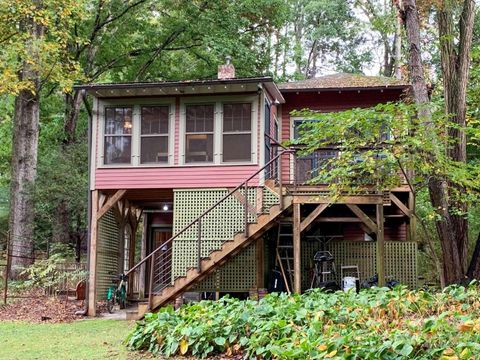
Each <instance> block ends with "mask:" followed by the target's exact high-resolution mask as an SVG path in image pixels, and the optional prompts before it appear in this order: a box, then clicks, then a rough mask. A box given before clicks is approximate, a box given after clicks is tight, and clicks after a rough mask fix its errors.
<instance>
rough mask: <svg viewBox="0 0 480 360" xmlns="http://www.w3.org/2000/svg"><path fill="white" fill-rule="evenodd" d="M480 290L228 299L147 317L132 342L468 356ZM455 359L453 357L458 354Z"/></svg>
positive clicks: (344, 355)
mask: <svg viewBox="0 0 480 360" xmlns="http://www.w3.org/2000/svg"><path fill="white" fill-rule="evenodd" d="M479 295H480V289H479V288H478V286H477V285H476V284H473V285H471V286H469V287H467V288H464V287H449V288H447V289H445V290H444V291H443V292H440V293H430V292H426V291H420V290H419V291H409V290H407V289H406V288H403V287H398V288H396V289H394V290H391V291H390V290H388V289H385V288H374V289H371V290H368V291H362V292H361V293H360V294H356V293H354V292H347V293H344V292H337V293H334V294H327V293H324V292H322V291H319V290H313V291H310V292H308V293H306V294H304V295H294V296H288V295H285V294H280V295H278V294H271V295H268V296H267V297H265V298H264V299H262V300H260V302H258V303H257V302H256V301H252V300H247V301H240V300H236V299H231V298H222V299H221V300H220V301H218V302H210V301H202V302H200V303H196V304H189V305H184V306H183V307H181V308H180V309H179V310H178V311H174V310H173V308H172V307H167V308H163V309H161V310H160V311H159V312H158V313H156V314H147V316H146V317H145V320H143V321H140V322H138V323H137V326H136V327H135V329H134V330H133V331H132V333H131V334H130V336H129V337H128V339H127V343H128V346H129V347H130V348H131V349H134V350H148V351H150V352H153V353H155V354H161V355H164V356H167V357H168V356H173V355H180V354H183V355H192V356H196V357H206V356H208V355H211V354H214V353H225V354H226V355H232V354H234V353H237V352H243V353H244V354H246V355H247V357H248V358H266V359H271V358H274V359H322V358H325V359H326V358H335V359H438V358H439V357H441V356H457V357H456V358H457V359H469V358H471V357H472V356H473V354H478V353H479V352H480V345H479V344H480V342H479V341H480V321H479V318H480V302H479V300H478V297H479ZM452 359H453V357H452Z"/></svg>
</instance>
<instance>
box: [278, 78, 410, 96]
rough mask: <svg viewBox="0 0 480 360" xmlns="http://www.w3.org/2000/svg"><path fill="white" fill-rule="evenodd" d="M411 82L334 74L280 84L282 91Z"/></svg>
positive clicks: (400, 84)
mask: <svg viewBox="0 0 480 360" xmlns="http://www.w3.org/2000/svg"><path fill="white" fill-rule="evenodd" d="M408 86H409V84H408V83H406V82H405V81H403V80H399V79H394V78H389V77H384V76H365V75H359V74H333V75H325V76H320V77H317V78H313V79H307V80H299V81H292V82H287V83H282V84H278V88H279V89H280V91H282V92H288V91H297V90H318V89H348V88H352V89H365V88H387V87H395V88H405V87H408Z"/></svg>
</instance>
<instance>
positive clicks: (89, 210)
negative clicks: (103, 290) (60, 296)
mask: <svg viewBox="0 0 480 360" xmlns="http://www.w3.org/2000/svg"><path fill="white" fill-rule="evenodd" d="M80 91H81V96H82V99H83V102H84V103H85V106H88V104H86V101H87V98H86V94H85V90H80ZM95 100H96V99H94V100H93V101H95ZM94 109H96V106H94ZM92 121H93V114H92V113H91V112H89V116H88V130H87V136H88V154H87V156H88V186H87V269H88V270H89V269H90V251H89V250H90V225H91V222H92V219H91V214H92V192H91V191H90V184H91V181H92V178H91V176H92V175H91V173H92V172H91V166H92ZM85 284H86V285H85V301H84V306H83V309H82V310H78V311H76V312H75V315H78V316H86V315H87V313H88V289H89V286H88V277H87V280H86V281H85Z"/></svg>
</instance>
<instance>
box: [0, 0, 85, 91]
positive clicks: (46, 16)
mask: <svg viewBox="0 0 480 360" xmlns="http://www.w3.org/2000/svg"><path fill="white" fill-rule="evenodd" d="M85 10H86V9H85V8H84V3H83V2H82V1H78V0H61V1H59V0H43V1H31V0H13V1H12V0H1V1H0V44H1V47H0V94H13V95H16V94H18V93H19V92H20V91H21V90H24V89H29V90H30V91H33V92H35V91H36V89H37V85H36V84H35V83H34V81H33V79H28V78H26V79H24V78H22V76H21V74H22V71H23V69H25V67H26V66H28V67H29V69H30V70H31V71H33V72H35V73H36V74H38V79H39V80H41V81H47V80H48V81H51V82H53V83H56V84H57V85H58V86H59V87H60V88H61V89H62V90H64V91H68V90H69V89H70V88H71V86H72V84H73V79H74V76H75V73H77V72H78V64H77V62H76V61H75V59H73V58H71V57H69V56H68V53H67V50H68V49H67V44H68V43H76V42H77V38H76V34H75V33H74V32H73V31H71V29H73V26H74V23H75V21H78V20H80V19H81V18H82V16H83V14H84V11H85Z"/></svg>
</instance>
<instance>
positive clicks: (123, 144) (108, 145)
mask: <svg viewBox="0 0 480 360" xmlns="http://www.w3.org/2000/svg"><path fill="white" fill-rule="evenodd" d="M104 137H105V139H104V163H105V164H130V163H131V159H132V108H131V107H107V108H105V131H104Z"/></svg>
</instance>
